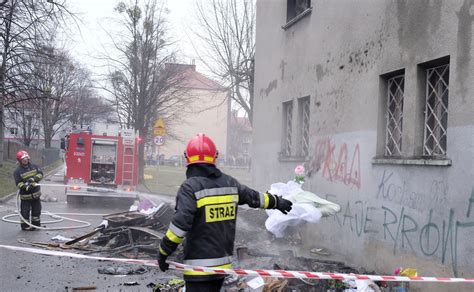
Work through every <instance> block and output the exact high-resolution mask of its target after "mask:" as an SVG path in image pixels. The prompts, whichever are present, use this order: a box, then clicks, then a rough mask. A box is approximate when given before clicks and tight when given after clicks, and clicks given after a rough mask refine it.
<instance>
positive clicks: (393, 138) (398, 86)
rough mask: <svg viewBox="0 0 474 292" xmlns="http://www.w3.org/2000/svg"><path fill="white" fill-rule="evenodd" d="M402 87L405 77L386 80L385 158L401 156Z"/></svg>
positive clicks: (399, 76)
mask: <svg viewBox="0 0 474 292" xmlns="http://www.w3.org/2000/svg"><path fill="white" fill-rule="evenodd" d="M404 87H405V75H398V76H394V77H391V78H390V79H388V80H387V97H388V99H387V115H386V116H387V129H386V133H385V156H401V155H402V131H403V94H404Z"/></svg>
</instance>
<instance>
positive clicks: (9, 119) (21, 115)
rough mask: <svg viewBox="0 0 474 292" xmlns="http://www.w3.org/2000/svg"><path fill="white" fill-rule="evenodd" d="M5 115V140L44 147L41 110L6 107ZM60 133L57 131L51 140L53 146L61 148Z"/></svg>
mask: <svg viewBox="0 0 474 292" xmlns="http://www.w3.org/2000/svg"><path fill="white" fill-rule="evenodd" d="M3 117H4V132H3V133H4V139H5V140H4V141H5V142H7V143H8V141H11V142H14V143H20V144H29V147H32V148H37V149H42V148H44V136H43V126H42V124H41V117H40V112H39V111H38V110H34V109H22V110H21V111H20V110H17V109H15V108H5V109H4V112H3ZM60 138H61V137H60V133H56V134H55V135H54V136H53V139H52V140H51V147H52V148H59V146H60Z"/></svg>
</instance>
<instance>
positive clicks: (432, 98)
mask: <svg viewBox="0 0 474 292" xmlns="http://www.w3.org/2000/svg"><path fill="white" fill-rule="evenodd" d="M448 93H449V64H445V65H442V66H437V67H432V68H427V69H426V101H425V125H424V140H423V155H425V156H432V157H434V156H441V157H443V156H446V150H447V149H446V146H447V127H448Z"/></svg>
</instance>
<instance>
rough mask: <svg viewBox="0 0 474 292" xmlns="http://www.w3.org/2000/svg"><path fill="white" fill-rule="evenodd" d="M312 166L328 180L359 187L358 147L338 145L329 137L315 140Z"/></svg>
mask: <svg viewBox="0 0 474 292" xmlns="http://www.w3.org/2000/svg"><path fill="white" fill-rule="evenodd" d="M312 168H313V169H316V170H317V172H318V173H320V174H321V176H322V177H323V178H324V179H326V180H327V181H330V182H339V183H344V184H345V185H347V186H350V187H356V188H357V189H360V188H361V182H362V180H361V172H360V147H359V144H356V145H355V146H354V147H348V146H347V144H346V143H341V144H339V145H337V144H335V143H333V142H332V141H331V139H330V138H323V139H320V140H318V141H316V145H315V154H314V160H313V163H312Z"/></svg>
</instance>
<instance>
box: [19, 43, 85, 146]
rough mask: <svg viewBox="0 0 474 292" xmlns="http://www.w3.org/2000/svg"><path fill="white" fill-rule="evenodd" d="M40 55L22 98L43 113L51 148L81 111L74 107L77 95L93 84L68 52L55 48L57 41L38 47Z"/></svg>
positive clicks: (26, 81) (45, 132)
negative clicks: (78, 111) (66, 125)
mask: <svg viewBox="0 0 474 292" xmlns="http://www.w3.org/2000/svg"><path fill="white" fill-rule="evenodd" d="M36 52H39V54H35V55H33V57H31V60H32V62H31V71H30V73H31V74H29V75H26V77H27V79H25V80H22V83H23V84H24V85H25V87H27V88H29V90H28V91H24V92H22V94H21V96H19V98H23V99H24V100H26V101H29V102H33V103H34V105H35V108H37V109H38V111H39V112H40V119H41V124H42V130H43V136H44V143H45V147H46V148H50V147H51V141H52V138H53V137H54V135H55V134H56V133H57V132H58V131H59V130H60V129H61V127H62V126H63V125H65V124H66V123H68V122H69V120H70V118H71V116H72V115H74V114H75V111H77V110H79V109H78V108H77V107H74V102H75V99H76V96H77V95H78V94H82V92H84V91H85V90H86V89H87V88H88V86H90V83H89V82H88V75H87V72H86V71H85V70H84V69H82V68H81V67H80V66H79V65H78V64H76V63H74V62H73V61H72V60H71V58H70V56H69V55H68V54H67V52H65V51H63V50H61V49H57V48H55V47H54V38H51V39H50V40H49V41H48V42H46V43H43V44H40V45H38V46H37V48H36ZM76 115H77V114H76Z"/></svg>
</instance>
